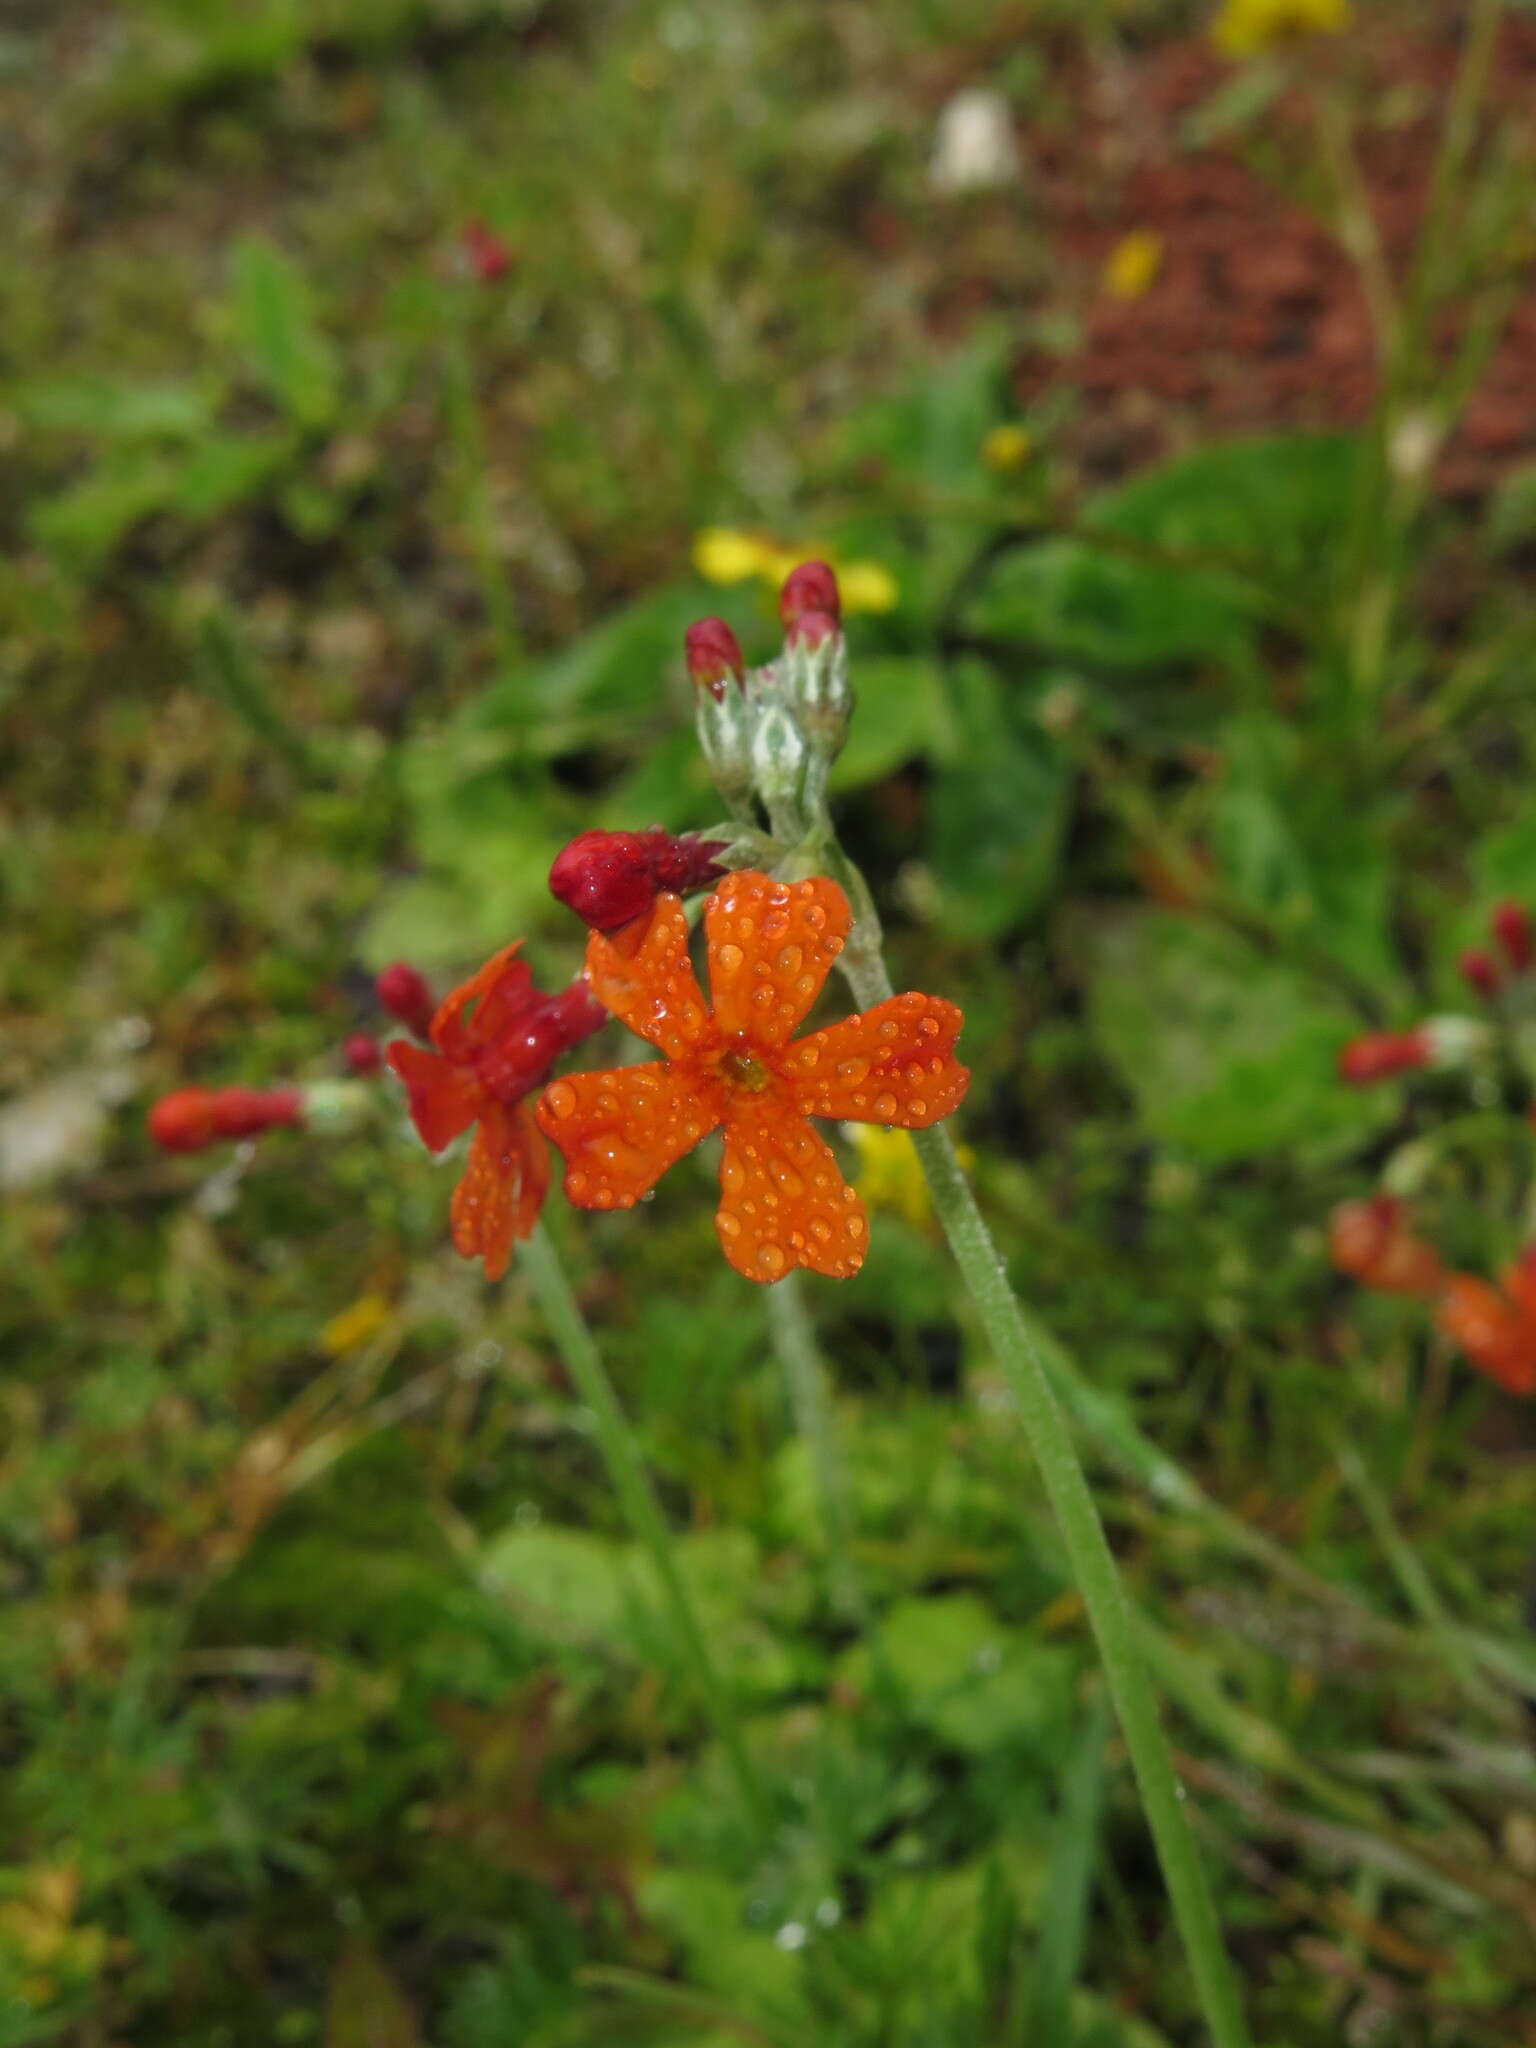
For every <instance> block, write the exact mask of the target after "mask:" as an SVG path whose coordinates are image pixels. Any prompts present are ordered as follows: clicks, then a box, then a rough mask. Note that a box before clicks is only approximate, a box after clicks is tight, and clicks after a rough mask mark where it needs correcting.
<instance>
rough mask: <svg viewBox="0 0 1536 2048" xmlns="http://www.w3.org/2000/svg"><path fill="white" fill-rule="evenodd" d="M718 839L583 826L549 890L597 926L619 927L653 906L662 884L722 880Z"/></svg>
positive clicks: (694, 885)
mask: <svg viewBox="0 0 1536 2048" xmlns="http://www.w3.org/2000/svg"><path fill="white" fill-rule="evenodd" d="M724 850H725V842H724V841H723V840H718V839H708V840H706V839H699V838H697V837H695V836H694V835H692V834H685V835H684V836H682V837H680V838H674V837H673V835H672V834H671V833H670V832H583V833H581V834H580V836H579V837H578V838H575V839H573V840H572V841H571V843H570V845H569V846H567V847H565V848H564V849H563V850H562V851H561V852H560V853H559V854H557V855H556V856H555V862H554V865H553V867H551V869H550V871H549V887H550V893H551V895H553V896H554V897H556V898H557V900H558V901H559V902H561V903H563V904H564V905H565V906H566V908H567V909H568V910H573V911H575V913H576V915H577V916H578V917H579V918H580V919H581V920H582V922H583V923H584V924H588V925H590V926H591V927H592V929H593V930H594V931H599V932H608V931H615V930H617V928H618V927H619V926H620V925H625V924H628V923H629V922H630V920H631V919H632V918H636V917H640V916H641V915H643V913H644V912H646V911H648V910H649V909H650V907H651V905H652V904H653V903H654V902H655V900H656V897H657V895H658V893H659V892H660V891H662V890H663V889H665V890H670V891H671V892H672V893H673V894H675V895H678V896H688V895H692V894H693V893H694V892H695V891H696V890H699V889H703V888H706V887H707V886H708V885H709V884H710V883H711V882H715V881H718V880H719V878H720V875H721V873H722V870H721V868H720V867H719V866H718V864H717V861H716V856H717V855H718V854H720V853H723V852H724Z"/></svg>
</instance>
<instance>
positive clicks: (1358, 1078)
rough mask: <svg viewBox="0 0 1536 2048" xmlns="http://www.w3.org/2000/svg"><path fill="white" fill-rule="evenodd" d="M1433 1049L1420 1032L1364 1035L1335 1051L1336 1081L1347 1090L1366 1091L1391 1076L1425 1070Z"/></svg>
mask: <svg viewBox="0 0 1536 2048" xmlns="http://www.w3.org/2000/svg"><path fill="white" fill-rule="evenodd" d="M1432 1051H1433V1048H1432V1046H1431V1044H1430V1041H1429V1035H1428V1033H1427V1032H1426V1031H1424V1030H1423V1029H1422V1028H1419V1029H1415V1030H1413V1031H1367V1032H1365V1033H1364V1034H1363V1035H1362V1036H1361V1037H1359V1038H1352V1039H1351V1040H1350V1041H1349V1043H1348V1045H1345V1046H1341V1047H1340V1049H1339V1078H1340V1080H1342V1081H1348V1082H1349V1083H1350V1085H1351V1087H1354V1088H1366V1087H1369V1086H1370V1084H1371V1083H1372V1082H1373V1081H1386V1080H1389V1079H1390V1078H1391V1076H1392V1075H1394V1074H1407V1073H1411V1072H1412V1070H1413V1069H1414V1068H1415V1067H1422V1066H1427V1065H1428V1063H1429V1059H1430V1056H1431V1053H1432Z"/></svg>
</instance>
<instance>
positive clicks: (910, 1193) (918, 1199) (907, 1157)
mask: <svg viewBox="0 0 1536 2048" xmlns="http://www.w3.org/2000/svg"><path fill="white" fill-rule="evenodd" d="M843 1135H844V1137H846V1138H850V1139H851V1140H852V1141H853V1147H854V1150H855V1151H856V1152H857V1153H858V1155H859V1170H858V1173H857V1175H856V1176H855V1178H854V1183H853V1184H854V1187H855V1188H856V1189H857V1190H858V1192H859V1194H860V1196H861V1197H862V1198H863V1201H864V1204H865V1206H866V1208H870V1209H889V1210H890V1211H891V1212H892V1213H893V1214H894V1215H897V1216H900V1217H901V1218H902V1219H903V1221H904V1222H907V1223H910V1224H911V1225H912V1227H913V1229H914V1230H920V1229H921V1228H922V1226H923V1225H924V1224H925V1223H926V1222H927V1221H928V1218H929V1216H930V1215H931V1214H932V1213H933V1204H932V1203H931V1202H930V1200H929V1198H928V1183H927V1181H925V1180H924V1178H923V1169H922V1167H921V1166H920V1165H919V1164H918V1159H917V1151H916V1148H915V1147H914V1146H913V1143H912V1138H911V1134H910V1132H907V1131H887V1130H882V1129H881V1127H880V1125H879V1124H845V1125H844V1126H843Z"/></svg>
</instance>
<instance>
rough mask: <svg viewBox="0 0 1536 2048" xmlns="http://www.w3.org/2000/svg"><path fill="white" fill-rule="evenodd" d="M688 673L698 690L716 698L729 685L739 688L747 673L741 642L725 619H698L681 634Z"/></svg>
mask: <svg viewBox="0 0 1536 2048" xmlns="http://www.w3.org/2000/svg"><path fill="white" fill-rule="evenodd" d="M683 648H684V651H685V653H686V655H687V660H688V673H689V675H690V676H691V677H692V678H693V680H694V682H695V683H696V684H697V685H698V687H699V688H700V689H701V690H708V692H709V694H710V695H711V696H712V697H714V698H716V699H717V700H718V699H719V698H721V697H723V696H724V695H725V693H726V690H727V688H728V686H729V685H730V684H731V683H735V685H736V687H737V688H738V689H740V688H741V686H742V683H743V681H744V680H745V677H746V673H747V665H746V662H745V661H744V659H743V658H742V652H741V642H740V641H739V640H738V639H737V638H736V635H735V634H734V633H733V632H732V631H731V629H730V627H729V626H728V625H727V624H726V623H725V621H724V619H697V620H695V622H694V623H693V625H691V626H690V627H689V628H688V631H687V632H686V633H685V634H684V635H683Z"/></svg>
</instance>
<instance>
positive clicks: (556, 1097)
mask: <svg viewBox="0 0 1536 2048" xmlns="http://www.w3.org/2000/svg"><path fill="white" fill-rule="evenodd" d="M544 1101H545V1105H546V1107H547V1108H548V1110H549V1113H550V1115H551V1116H561V1117H564V1116H570V1115H572V1114H573V1112H574V1111H575V1108H576V1090H575V1089H574V1088H573V1087H572V1086H571V1084H570V1082H569V1081H556V1082H555V1084H554V1086H553V1087H552V1088H549V1089H546V1091H545V1094H544Z"/></svg>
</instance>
